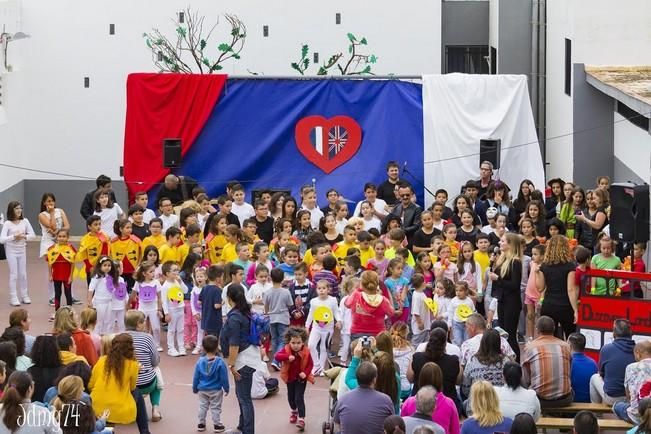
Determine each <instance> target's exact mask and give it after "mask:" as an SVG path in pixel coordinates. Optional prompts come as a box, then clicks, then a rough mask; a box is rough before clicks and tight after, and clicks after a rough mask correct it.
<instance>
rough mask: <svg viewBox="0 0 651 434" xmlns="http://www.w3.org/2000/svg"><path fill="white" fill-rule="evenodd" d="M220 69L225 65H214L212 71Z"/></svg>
mask: <svg viewBox="0 0 651 434" xmlns="http://www.w3.org/2000/svg"><path fill="white" fill-rule="evenodd" d="M220 69H223V66H221V65H213V66H212V68H210V70H211V71H219V70H220Z"/></svg>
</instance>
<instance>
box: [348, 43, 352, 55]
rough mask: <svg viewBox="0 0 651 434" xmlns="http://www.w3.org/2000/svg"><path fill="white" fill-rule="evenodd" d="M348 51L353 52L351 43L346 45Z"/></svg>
mask: <svg viewBox="0 0 651 434" xmlns="http://www.w3.org/2000/svg"><path fill="white" fill-rule="evenodd" d="M348 52H349V53H352V52H353V45H352V44H351V45H349V46H348Z"/></svg>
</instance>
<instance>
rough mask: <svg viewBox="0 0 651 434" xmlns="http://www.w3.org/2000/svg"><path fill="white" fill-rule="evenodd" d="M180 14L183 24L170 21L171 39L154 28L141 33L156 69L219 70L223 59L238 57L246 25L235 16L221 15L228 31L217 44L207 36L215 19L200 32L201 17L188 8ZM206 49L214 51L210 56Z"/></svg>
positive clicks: (201, 72) (216, 25)
mask: <svg viewBox="0 0 651 434" xmlns="http://www.w3.org/2000/svg"><path fill="white" fill-rule="evenodd" d="M184 15H185V22H184V23H183V24H181V23H178V22H176V20H172V21H173V22H174V25H175V26H176V28H175V30H176V31H175V37H174V38H168V37H167V36H165V35H163V34H162V33H161V32H160V31H159V30H158V29H152V31H151V32H149V33H143V35H142V36H143V38H144V39H145V44H146V45H147V48H149V50H150V51H151V56H152V62H153V63H154V65H155V66H156V67H157V68H158V70H159V72H181V73H187V74H192V73H199V74H211V73H213V72H216V71H219V70H221V69H223V63H224V62H226V61H227V60H230V59H234V60H238V59H240V53H241V52H242V49H243V48H244V42H245V40H246V26H245V25H244V23H243V22H242V20H240V19H239V18H238V17H237V16H236V15H230V14H224V15H223V18H224V19H225V20H226V22H227V23H228V24H229V25H230V30H229V34H228V37H227V40H226V41H225V42H220V43H218V44H216V43H213V42H212V41H211V36H213V32H214V31H215V30H216V29H217V27H218V25H219V19H218V20H217V22H216V23H215V24H214V25H213V26H212V27H210V28H209V29H208V30H207V31H204V22H205V19H206V17H205V16H200V15H199V13H198V12H193V11H192V10H190V8H189V7H188V8H186V9H185V11H184ZM209 51H212V52H213V53H215V54H212V55H211V54H209Z"/></svg>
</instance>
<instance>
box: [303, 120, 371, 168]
mask: <svg viewBox="0 0 651 434" xmlns="http://www.w3.org/2000/svg"><path fill="white" fill-rule="evenodd" d="M295 139H296V146H297V147H298V150H299V152H300V153H301V154H303V156H304V157H305V158H307V159H308V160H309V161H310V162H312V163H313V164H314V165H316V166H317V167H318V168H320V169H321V170H323V171H324V172H325V173H330V172H332V171H333V170H335V169H336V168H337V167H339V166H341V165H342V164H344V163H345V162H346V161H348V160H350V159H351V158H352V157H353V156H354V155H355V153H356V152H357V151H358V150H359V147H360V145H361V142H362V129H361V128H360V126H359V124H358V123H357V122H356V121H355V120H354V119H353V118H351V117H349V116H335V117H333V118H330V119H326V118H324V117H322V116H307V117H305V118H303V119H301V120H299V121H298V123H297V124H296V130H295Z"/></svg>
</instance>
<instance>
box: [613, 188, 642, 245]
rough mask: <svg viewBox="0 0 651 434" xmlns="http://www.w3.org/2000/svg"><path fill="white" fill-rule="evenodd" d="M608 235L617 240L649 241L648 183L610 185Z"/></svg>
mask: <svg viewBox="0 0 651 434" xmlns="http://www.w3.org/2000/svg"><path fill="white" fill-rule="evenodd" d="M610 236H611V237H612V238H613V239H615V240H619V241H626V242H644V241H649V185H648V184H643V185H636V184H631V183H628V182H621V183H615V184H611V186H610Z"/></svg>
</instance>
